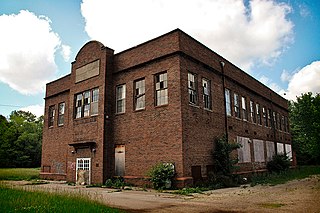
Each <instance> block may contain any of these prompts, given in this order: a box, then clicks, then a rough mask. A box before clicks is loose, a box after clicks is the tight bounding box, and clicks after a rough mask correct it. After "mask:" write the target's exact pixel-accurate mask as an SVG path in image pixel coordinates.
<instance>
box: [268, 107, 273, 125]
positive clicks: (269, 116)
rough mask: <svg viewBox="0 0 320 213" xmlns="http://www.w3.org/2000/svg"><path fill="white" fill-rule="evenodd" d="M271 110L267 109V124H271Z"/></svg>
mask: <svg viewBox="0 0 320 213" xmlns="http://www.w3.org/2000/svg"><path fill="white" fill-rule="evenodd" d="M271 115H272V111H271V109H268V126H269V127H270V126H271V123H272V120H271Z"/></svg>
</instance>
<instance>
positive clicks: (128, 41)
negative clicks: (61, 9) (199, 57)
mask: <svg viewBox="0 0 320 213" xmlns="http://www.w3.org/2000/svg"><path fill="white" fill-rule="evenodd" d="M81 12H82V15H83V17H84V18H85V21H86V26H85V30H86V32H87V33H88V35H89V37H91V38H92V39H95V40H99V41H101V42H103V43H104V44H105V45H106V46H108V47H110V48H112V49H114V50H115V51H116V52H119V51H122V50H124V49H127V48H130V47H132V46H135V45H137V44H140V43H142V42H144V41H146V40H149V39H152V38H154V37H156V36H159V35H161V34H163V33H166V32H168V31H170V30H173V29H175V28H180V29H182V30H184V31H185V32H186V33H188V34H190V35H191V36H193V37H195V38H196V39H198V40H199V41H200V42H203V43H204V44H205V45H207V46H208V47H209V48H211V49H212V50H214V51H216V52H217V53H219V54H221V55H222V56H224V57H225V58H227V59H228V60H230V61H231V62H233V63H235V64H236V65H238V66H240V67H241V68H242V69H244V70H249V69H250V68H251V67H252V66H253V65H256V64H270V63H272V62H273V61H274V60H275V59H277V58H278V57H279V55H280V54H281V53H282V51H283V50H284V49H286V48H287V46H288V44H290V42H292V38H293V36H292V30H293V24H292V22H291V21H289V20H288V18H287V14H288V13H290V12H291V8H290V7H289V6H288V5H287V4H285V3H277V2H276V1H272V0H251V1H250V4H249V6H246V5H245V4H244V1H243V0H216V1H211V0H202V1H192V0H175V1H165V0H138V1H131V0H117V1H104V0H83V3H82V4H81Z"/></svg>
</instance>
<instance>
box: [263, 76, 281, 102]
mask: <svg viewBox="0 0 320 213" xmlns="http://www.w3.org/2000/svg"><path fill="white" fill-rule="evenodd" d="M259 81H260V82H261V83H263V84H264V85H266V86H267V87H269V88H270V89H272V90H273V91H275V92H276V93H278V94H279V95H281V96H283V97H284V98H287V97H286V96H285V93H286V92H285V90H284V89H283V88H282V87H280V86H279V85H278V84H277V83H275V82H273V81H272V80H271V79H270V78H268V77H266V76H264V75H263V76H261V77H260V78H259Z"/></svg>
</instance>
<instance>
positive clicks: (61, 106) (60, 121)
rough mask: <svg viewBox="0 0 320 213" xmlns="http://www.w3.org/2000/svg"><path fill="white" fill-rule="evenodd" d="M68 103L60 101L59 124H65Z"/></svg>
mask: <svg viewBox="0 0 320 213" xmlns="http://www.w3.org/2000/svg"><path fill="white" fill-rule="evenodd" d="M65 106H66V104H65V103H64V102H63V103H60V104H59V107H58V126H62V125H63V124H64V111H65Z"/></svg>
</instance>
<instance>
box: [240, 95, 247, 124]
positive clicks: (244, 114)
mask: <svg viewBox="0 0 320 213" xmlns="http://www.w3.org/2000/svg"><path fill="white" fill-rule="evenodd" d="M241 106H242V118H243V120H245V121H247V120H248V112H247V99H246V98H245V97H242V98H241Z"/></svg>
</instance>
